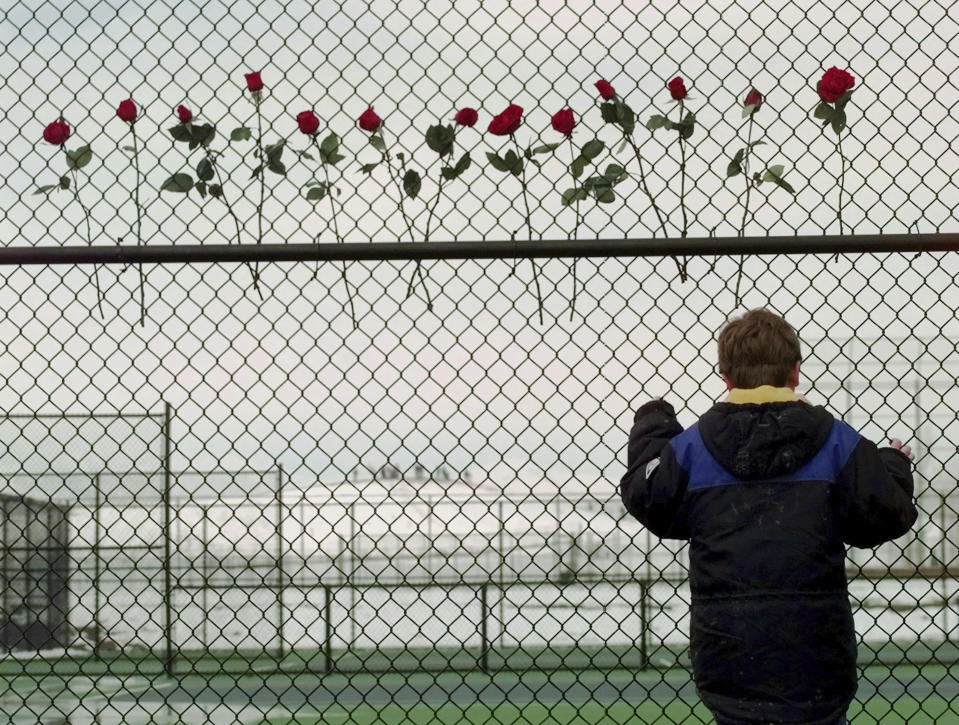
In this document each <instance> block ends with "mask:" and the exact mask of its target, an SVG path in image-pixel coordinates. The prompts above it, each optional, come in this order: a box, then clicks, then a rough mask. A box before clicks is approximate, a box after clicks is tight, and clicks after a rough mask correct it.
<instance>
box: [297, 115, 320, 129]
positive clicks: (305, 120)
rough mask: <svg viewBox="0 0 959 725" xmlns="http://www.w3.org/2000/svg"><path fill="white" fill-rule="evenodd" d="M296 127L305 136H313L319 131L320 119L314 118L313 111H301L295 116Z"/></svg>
mask: <svg viewBox="0 0 959 725" xmlns="http://www.w3.org/2000/svg"><path fill="white" fill-rule="evenodd" d="M296 125H297V126H299V127H300V131H302V132H303V133H306V134H315V133H316V132H317V131H319V130H320V119H318V118H317V117H316V114H315V113H313V111H303V112H302V113H298V114H296Z"/></svg>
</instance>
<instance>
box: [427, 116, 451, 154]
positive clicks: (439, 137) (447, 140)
mask: <svg viewBox="0 0 959 725" xmlns="http://www.w3.org/2000/svg"><path fill="white" fill-rule="evenodd" d="M426 145H427V146H429V147H430V148H431V149H433V150H434V151H435V152H436V153H438V154H439V155H440V156H448V155H449V154H451V153H453V126H452V125H450V124H446V125H444V124H442V123H438V124H436V125H435V126H430V127H429V128H428V129H426Z"/></svg>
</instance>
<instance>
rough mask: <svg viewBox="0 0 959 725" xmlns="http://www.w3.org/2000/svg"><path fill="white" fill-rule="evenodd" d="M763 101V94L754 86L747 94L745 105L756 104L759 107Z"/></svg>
mask: <svg viewBox="0 0 959 725" xmlns="http://www.w3.org/2000/svg"><path fill="white" fill-rule="evenodd" d="M762 102H763V94H762V93H760V92H759V91H757V90H756V89H755V88H753V89H752V90H751V91H750V92H749V93H747V94H746V101H745V102H744V103H743V105H745V106H756V107H757V108H758V107H759V106H760V105H761V104H762ZM754 110H755V109H754Z"/></svg>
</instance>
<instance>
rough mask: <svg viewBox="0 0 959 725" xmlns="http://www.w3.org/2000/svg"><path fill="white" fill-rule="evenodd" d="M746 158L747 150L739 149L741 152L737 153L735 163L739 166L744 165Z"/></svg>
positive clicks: (734, 157) (734, 158)
mask: <svg viewBox="0 0 959 725" xmlns="http://www.w3.org/2000/svg"><path fill="white" fill-rule="evenodd" d="M745 156H746V149H739V151H737V152H736V155H735V156H733V162H734V163H737V164H739V163H742V160H743V157H745Z"/></svg>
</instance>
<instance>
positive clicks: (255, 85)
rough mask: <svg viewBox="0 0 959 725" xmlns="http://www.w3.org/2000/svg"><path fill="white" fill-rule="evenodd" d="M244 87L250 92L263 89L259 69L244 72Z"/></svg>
mask: <svg viewBox="0 0 959 725" xmlns="http://www.w3.org/2000/svg"><path fill="white" fill-rule="evenodd" d="M246 87H247V89H249V91H250V92H251V93H255V92H256V91H262V90H263V79H262V78H260V73H259V71H257V72H256V73H247V74H246Z"/></svg>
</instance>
